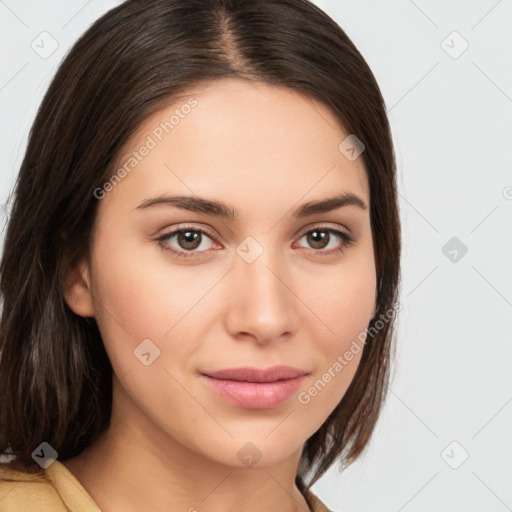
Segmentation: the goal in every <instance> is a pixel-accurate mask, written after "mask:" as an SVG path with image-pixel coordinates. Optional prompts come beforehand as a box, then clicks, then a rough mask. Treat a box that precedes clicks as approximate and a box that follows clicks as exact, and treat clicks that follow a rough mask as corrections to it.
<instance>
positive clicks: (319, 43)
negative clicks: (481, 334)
mask: <svg viewBox="0 0 512 512" xmlns="http://www.w3.org/2000/svg"><path fill="white" fill-rule="evenodd" d="M227 77H231V78H238V79H241V80H248V81H255V82H263V83H267V84H273V85H280V86H284V87H287V88H290V89H293V90H295V91H299V92H301V93H302V94H305V95H307V96H309V97H311V98H313V99H316V100H318V101H321V102H322V103H323V104H325V105H326V106H327V107H328V108H329V109H330V110H331V111H332V112H333V114H334V115H335V116H336V119H337V120H338V121H339V123H340V126H342V127H343V128H344V129H345V130H346V131H347V132H348V133H351V134H355V135H356V136H357V138H358V139H359V140H361V141H362V143H363V144H364V145H365V150H364V152H363V153H362V155H361V158H362V159H363V161H364V163H365V167H366V172H367V177H368V183H369V188H370V221H371V228H372V237H373V242H374V251H375V253H374V254H375V263H376V273H377V282H378V293H377V304H376V306H377V310H376V315H375V317H374V318H373V319H372V320H371V322H370V325H369V326H368V332H369V333H370V332H371V333H372V334H371V335H369V336H368V338H367V339H366V343H365V345H364V349H363V353H362V356H361V360H360V363H359V366H358V368H357V371H356V374H355V376H354V378H353V381H352V382H351V384H350V386H349V388H348V390H347V392H346V394H345V395H344V397H343V398H342V400H341V401H340V403H339V404H338V405H337V407H336V408H335V409H334V411H333V412H332V414H330V416H329V417H328V418H327V420H326V421H325V422H324V424H323V425H322V426H321V427H320V428H319V429H318V430H317V432H315V433H314V434H313V435H312V436H311V437H310V438H309V439H308V440H307V441H306V443H305V445H304V448H303V452H302V457H301V464H300V466H299V473H298V475H297V478H296V482H297V484H298V485H299V487H300V488H301V490H303V489H304V488H305V487H306V488H309V487H310V486H311V485H312V484H313V483H315V481H316V480H318V478H319V477H320V476H322V475H323V474H324V473H325V471H326V470H327V469H328V468H329V467H330V466H331V465H332V464H333V463H335V462H337V461H338V462H341V463H342V464H343V465H344V466H347V465H348V464H350V463H351V462H352V461H354V460H355V459H356V458H357V456H358V455H359V454H360V453H361V452H362V450H363V449H364V448H365V446H366V445H367V443H368V441H369V439H370V436H371V433H372V431H373V429H374V426H375V423H376V421H377V419H378V416H379V412H380V410H381V406H382V403H383V400H384V398H385V396H386V391H387V387H388V380H389V373H390V363H391V360H392V353H393V338H394V319H393V318H392V319H390V320H388V321H386V322H382V321H381V320H377V319H378V318H379V319H380V318H382V315H388V312H389V311H390V310H392V309H393V308H394V307H395V306H396V300H397V294H398V285H399V268H400V251H401V241H400V224H399V215H398V204H397V192H396V180H395V174H396V168H395V155H394V149H393V145H392V139H391V134H390V127H389V123H388V119H387V115H386V108H385V104H384V100H383V98H382V95H381V92H380V90H379V87H378V85H377V82H376V80H375V78H374V76H373V74H372V72H371V70H370V68H369V67H368V65H367V63H366V62H365V60H364V58H363V57H362V55H361V54H360V53H359V51H358V50H357V49H356V47H355V46H354V44H353V43H352V42H351V40H350V39H349V38H348V36H347V35H346V34H345V32H344V31H343V30H342V29H341V28H340V26H339V25H338V24H337V23H335V22H334V21H333V20H332V19H331V18H330V17H329V16H328V15H327V14H325V13H324V12H323V11H322V10H320V9H319V8H318V7H316V6H315V5H313V4H312V3H310V2H309V1H307V0H187V1H183V0H153V1H151V2H146V1H143V0H128V1H126V2H125V3H123V4H121V5H120V6H119V7H117V8H115V9H113V10H111V11H109V12H108V13H106V14H105V15H103V16H102V17H101V18H100V19H98V20H97V21H96V22H95V23H94V24H93V25H92V26H91V27H90V28H89V29H88V30H87V31H86V32H85V33H84V34H83V35H82V36H81V37H80V38H79V40H78V41H77V42H76V43H75V45H74V46H73V47H72V48H71V50H70V51H69V53H68V54H67V55H66V57H65V59H64V60H63V62H62V63H61V65H60V67H59V69H58V71H57V73H56V75H55V77H54V78H53V80H52V82H51V84H50V86H49V88H48V91H47V92H46V95H45V96H44V99H43V101H42V103H41V105H40V108H39V111H38V113H37V116H36V118H35V121H34V123H33V126H32V128H31V131H30V135H29V141H28V146H27V149H26V153H25V156H24V159H23V162H22V165H21V169H20V172H19V176H18V179H17V182H16V186H15V190H14V196H13V201H12V208H11V210H10V215H9V219H8V224H7V230H6V237H5V244H4V251H3V256H2V260H1V264H0V293H1V299H2V301H3V312H2V317H1V323H0V454H12V456H14V457H15V459H14V461H12V462H11V466H15V465H17V466H22V467H23V470H25V471H29V472H30V471H36V470H40V468H39V466H38V465H37V464H36V463H35V462H34V460H33V459H32V457H31V453H32V452H33V451H34V449H35V448H36V447H37V446H38V445H39V444H40V443H41V442H43V441H46V442H48V443H49V444H50V445H51V446H52V447H53V448H54V449H55V450H57V452H58V454H59V458H60V459H67V458H70V457H74V456H76V455H78V454H79V453H80V452H82V451H83V450H84V449H85V448H86V447H87V446H88V445H90V444H91V443H93V442H94V441H95V440H96V439H97V438H98V437H99V436H100V435H101V434H102V433H103V432H104V431H105V429H106V428H107V427H108V425H109V421H110V415H111V407H112V366H111V364H110V361H109V359H108V357H107V354H106V351H105V348H104V346H103V342H102V339H101V336H100V333H99V330H98V327H97V325H96V322H95V320H94V319H93V318H82V317H80V316H78V315H76V314H74V313H73V312H72V311H71V309H70V308H69V307H68V305H67V304H66V302H65V300H64V298H63V293H62V289H63V279H64V276H65V275H66V273H67V270H68V269H69V268H71V266H72V265H73V263H74V262H75V261H76V260H77V258H78V257H79V256H80V255H83V254H87V251H89V247H90V237H91V230H92V226H93V224H94V221H95V215H96V211H97V206H98V199H97V197H96V195H95V194H94V191H95V190H96V189H97V188H98V187H101V186H102V184H104V183H105V182H106V181H107V180H108V178H109V177H111V176H112V175H113V173H114V171H115V163H116V158H117V157H118V156H119V154H120V152H121V150H122V149H123V147H124V146H125V145H126V143H127V141H129V139H130V137H131V136H133V134H134V133H135V132H136V130H137V128H138V127H140V126H141V123H143V121H144V120H145V119H146V118H147V117H148V116H150V115H151V114H152V113H154V112H156V111H157V110H158V109H159V108H162V106H164V105H166V104H168V103H169V102H170V101H172V99H173V98H174V97H176V96H177V95H179V94H180V93H181V94H182V93H183V92H184V91H186V90H187V89H188V88H190V87H191V86H194V85H197V84H201V83H205V84H206V83H209V82H211V81H213V80H216V79H222V78H227ZM340 142H341V141H340ZM377 321H380V322H381V323H383V324H384V325H383V326H381V327H380V328H376V327H375V325H374V324H375V323H376V322H377ZM372 329H373V330H372ZM310 473H312V476H313V478H312V480H311V481H310V482H309V483H308V484H307V485H306V484H305V480H304V479H305V477H306V476H307V475H310Z"/></svg>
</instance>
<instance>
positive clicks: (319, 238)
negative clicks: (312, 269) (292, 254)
mask: <svg viewBox="0 0 512 512" xmlns="http://www.w3.org/2000/svg"><path fill="white" fill-rule="evenodd" d="M306 238H307V241H308V243H309V244H310V245H311V247H312V248H313V249H324V248H325V247H326V246H327V244H328V243H329V240H330V233H329V231H328V230H327V229H315V230H313V231H310V232H309V233H307V234H306Z"/></svg>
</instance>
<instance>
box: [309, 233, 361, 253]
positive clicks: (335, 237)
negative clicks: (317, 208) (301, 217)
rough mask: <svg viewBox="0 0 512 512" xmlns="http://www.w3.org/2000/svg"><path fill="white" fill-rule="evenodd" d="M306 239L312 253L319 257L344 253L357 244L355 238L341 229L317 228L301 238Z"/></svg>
mask: <svg viewBox="0 0 512 512" xmlns="http://www.w3.org/2000/svg"><path fill="white" fill-rule="evenodd" d="M303 238H305V239H306V243H307V245H308V247H305V249H309V250H310V252H311V253H313V254H318V255H326V256H327V255H332V254H334V253H340V252H343V250H344V249H345V248H347V247H348V246H349V245H351V244H353V243H354V242H355V238H354V237H353V236H352V235H351V234H349V233H345V232H344V231H341V230H339V229H334V228H328V227H317V228H314V229H311V230H309V231H308V232H307V233H304V235H303V236H302V237H301V238H300V240H302V239H303Z"/></svg>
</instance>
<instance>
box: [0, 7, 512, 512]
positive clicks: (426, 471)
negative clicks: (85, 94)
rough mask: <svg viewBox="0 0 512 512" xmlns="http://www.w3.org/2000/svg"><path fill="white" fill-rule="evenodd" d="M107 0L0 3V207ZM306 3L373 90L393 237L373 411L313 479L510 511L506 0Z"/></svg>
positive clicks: (340, 506)
mask: <svg viewBox="0 0 512 512" xmlns="http://www.w3.org/2000/svg"><path fill="white" fill-rule="evenodd" d="M118 3H119V2H115V1H113V0H112V1H106V0H89V1H86V0H68V1H62V0H61V1H57V0H51V1H44V2H43V1H35V0H30V1H29V0H1V1H0V52H1V59H0V63H1V64H0V116H1V117H0V160H1V161H0V204H1V205H4V204H5V201H6V199H7V195H8V193H9V191H10V190H11V187H12V186H13V184H14V181H15V177H16V174H17V172H18V170H19V166H20V163H21V160H22V158H23V154H24V150H25V147H26V143H27V135H28V132H29V129H30V126H31V123H32V121H33V119H34V116H35V113H36V109H37V107H38V105H39V103H40V101H41V99H42V97H43V94H44V92H45V91H46V88H47V86H48V84H49V81H50V79H51V77H52V76H53V74H54V73H55V71H56V68H57V66H58V64H59V62H60V61H61V59H62V58H63V56H64V55H65V54H66V52H67V51H68V49H69V48H70V46H71V45H72V44H73V43H74V42H75V41H76V39H77V38H78V36H79V35H80V34H81V33H82V32H83V31H84V30H85V29H86V28H87V27H88V26H89V25H90V24H91V23H92V22H93V21H94V20H96V19H97V18H98V17H99V16H100V15H101V14H103V13H104V12H105V11H107V10H108V9H110V8H111V7H113V6H115V5H117V4H118ZM316 3H317V4H318V5H319V6H320V7H322V8H323V9H324V10H325V11H326V12H327V13H328V14H330V15H331V16H332V17H333V18H334V19H335V20H336V21H337V22H338V23H339V24H340V25H341V27H342V28H343V29H344V30H345V31H346V32H347V34H348V35H349V37H350V38H351V39H352V41H353V42H354V43H355V44H356V46H357V47H358V48H359V50H360V51H361V53H362V54H363V56H364V57H365V59H366V60H367V62H368V63H369V65H370V67H371V68H372V70H373V72H374V74H375V76H376V78H377V81H378V82H379V85H380V87H381V90H382V92H383V95H384V98H385V100H386V104H387V108H388V114H389V117H390V122H391V126H392V130H393V137H394V142H395V145H396V154H397V162H398V185H399V193H400V208H401V219H402V234H403V243H404V249H403V259H402V269H403V270H402V291H401V298H400V303H401V304H402V311H401V313H400V316H399V324H398V332H397V334H398V346H397V360H396V364H395V366H394V379H393V382H392V385H391V390H390V393H389V396H388V399H387V402H386V405H385V407H384V410H383V413H382V416H381V418H380V420H379V423H378V426H377V429H376V431H375V433H374V436H373V438H372V440H371V443H370V445H369V447H368V449H367V450H366V452H365V454H364V455H363V456H362V457H361V458H360V459H359V460H358V461H357V462H356V463H354V464H353V465H352V466H350V467H349V468H347V469H346V470H345V471H344V472H342V473H341V474H340V473H339V472H338V470H337V468H333V469H331V470H330V471H329V472H328V474H327V475H326V476H325V477H324V478H322V480H321V481H319V482H318V483H317V484H315V486H314V487H313V491H314V492H316V493H317V494H318V495H319V496H320V497H321V499H323V500H324V501H325V502H326V504H327V505H328V506H330V507H331V508H332V509H334V510H338V511H343V512H374V511H379V512H383V511H393V512H401V511H404V512H413V511H418V512H419V511H427V510H429V511H431V510H435V511H436V512H448V511H450V512H462V511H464V512H471V511H483V510H485V511H486V512H502V511H506V510H512V486H511V485H510V483H511V482H512V469H511V468H512V437H511V436H510V431H511V426H512V376H511V360H512V336H511V334H512V328H511V318H512V270H511V267H512V241H511V235H512V170H511V161H512V154H511V148H512V142H511V141H512V60H511V57H512V30H511V28H512V1H510V0H501V1H496V0H481V1H463V0H460V1H442V0H432V1H426V0H416V1H412V0H389V1H385V2H384V1H382V0H324V1H321V0H318V1H317V2H316ZM44 32H46V33H47V34H46V35H45V34H42V33H44ZM48 34H49V35H50V37H49V36H48ZM42 37H43V38H47V39H46V44H45V45H44V46H45V48H46V50H45V51H46V52H50V51H53V50H54V51H53V53H51V55H45V54H43V55H41V52H42V50H41V48H40V47H41V46H43V45H42V44H41V43H40V41H41V38H42ZM38 42H39V48H38V46H37V43H38ZM52 45H53V46H52ZM55 45H57V46H55ZM54 47H55V48H54ZM35 48H38V50H36V49H35ZM0 214H1V215H2V218H1V225H2V226H3V224H4V222H5V207H3V208H2V210H0ZM2 239H3V235H2ZM507 433H508V434H507Z"/></svg>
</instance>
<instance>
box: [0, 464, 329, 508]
mask: <svg viewBox="0 0 512 512" xmlns="http://www.w3.org/2000/svg"><path fill="white" fill-rule="evenodd" d="M304 496H305V498H306V500H307V501H308V503H309V504H310V506H311V510H312V511H313V512H331V511H330V510H329V509H328V508H327V507H326V506H325V505H324V504H323V503H322V502H321V501H320V500H319V499H318V498H317V497H316V496H315V495H314V494H313V493H312V492H311V491H306V492H305V494H304ZM0 512H101V510H100V508H99V507H98V505H96V503H94V501H93V500H92V498H91V497H90V496H89V495H88V494H87V491H86V490H85V489H84V488H83V487H82V485H81V484H80V482H79V481H78V480H77V479H76V478H75V477H74V476H73V474H72V473H71V472H70V471H69V470H68V469H67V468H66V466H64V464H61V463H60V462H59V461H58V460H56V461H54V462H53V463H51V464H50V465H49V466H48V467H47V468H46V469H43V470H42V473H41V474H34V475H32V474H29V473H25V472H21V471H16V470H13V469H10V468H9V467H8V466H7V465H5V464H0Z"/></svg>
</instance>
